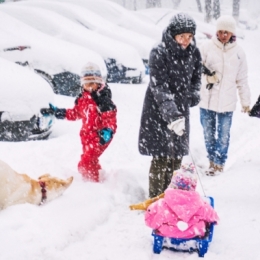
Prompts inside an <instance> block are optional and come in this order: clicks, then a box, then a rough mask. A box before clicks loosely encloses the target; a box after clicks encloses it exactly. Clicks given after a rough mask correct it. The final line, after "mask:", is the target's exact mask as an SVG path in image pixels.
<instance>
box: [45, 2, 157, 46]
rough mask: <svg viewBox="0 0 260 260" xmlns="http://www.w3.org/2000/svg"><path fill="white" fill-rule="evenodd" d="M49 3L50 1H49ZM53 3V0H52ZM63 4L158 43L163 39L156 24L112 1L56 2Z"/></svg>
mask: <svg viewBox="0 0 260 260" xmlns="http://www.w3.org/2000/svg"><path fill="white" fill-rule="evenodd" d="M47 1H49V0H47ZM50 1H52V0H50ZM56 1H60V2H62V3H64V2H70V3H73V4H76V5H79V6H81V7H85V8H87V9H89V10H91V11H93V12H95V13H97V14H98V15H100V16H102V17H103V18H105V19H107V20H109V21H110V22H112V23H114V24H116V25H119V26H121V27H124V28H126V29H130V30H133V31H135V32H138V33H140V34H143V35H146V36H148V37H150V38H152V39H154V40H156V41H158V40H160V39H161V31H160V29H159V28H157V27H156V26H154V24H152V23H149V22H147V21H144V20H143V19H140V18H139V17H138V15H135V12H134V11H130V10H127V9H125V8H124V7H122V6H120V5H119V4H116V3H114V2H111V1H107V0H105V1H103V0H93V1H92V0H56Z"/></svg>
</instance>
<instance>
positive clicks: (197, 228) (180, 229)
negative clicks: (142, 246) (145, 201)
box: [145, 189, 219, 238]
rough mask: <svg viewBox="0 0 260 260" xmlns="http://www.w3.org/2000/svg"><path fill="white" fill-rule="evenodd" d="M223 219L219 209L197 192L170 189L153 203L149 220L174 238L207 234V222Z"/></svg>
mask: <svg viewBox="0 0 260 260" xmlns="http://www.w3.org/2000/svg"><path fill="white" fill-rule="evenodd" d="M218 220H219V218H218V215H217V213H216V212H215V210H214V209H213V208H212V207H211V206H210V205H209V204H208V203H207V202H205V201H204V200H203V199H202V198H201V196H200V195H199V193H197V192H196V191H185V190H176V189H167V190H166V191H165V196H164V198H163V199H160V200H158V201H156V202H154V203H152V204H151V205H150V206H149V207H148V209H147V211H146V213H145V223H146V225H147V226H149V227H151V228H152V229H155V230H156V231H157V233H158V234H161V235H163V236H167V237H174V238H192V237H195V236H204V234H205V228H206V223H211V222H217V221H218Z"/></svg>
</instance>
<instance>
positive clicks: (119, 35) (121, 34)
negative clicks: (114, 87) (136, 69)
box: [17, 1, 156, 59]
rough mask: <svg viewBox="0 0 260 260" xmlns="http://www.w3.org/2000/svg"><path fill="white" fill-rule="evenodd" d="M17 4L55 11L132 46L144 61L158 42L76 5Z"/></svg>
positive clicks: (32, 2)
mask: <svg viewBox="0 0 260 260" xmlns="http://www.w3.org/2000/svg"><path fill="white" fill-rule="evenodd" d="M17 4H19V5H23V6H24V5H26V6H28V5H29V6H36V7H41V8H45V9H49V10H52V11H55V12H57V13H59V14H61V15H63V16H65V17H67V18H69V19H71V20H73V21H75V22H77V23H79V24H81V25H83V26H85V27H87V28H89V29H90V30H93V31H95V32H97V33H100V34H102V35H106V36H108V37H111V38H113V39H115V40H119V41H122V42H124V43H127V44H130V45H132V46H133V47H135V48H136V49H137V51H138V52H139V54H140V56H141V58H143V59H148V58H149V53H150V50H151V49H152V47H153V45H154V44H155V42H156V40H154V39H152V38H150V37H148V36H145V35H143V34H140V33H137V32H135V31H132V30H130V29H126V28H123V27H120V26H118V25H116V24H113V23H112V22H110V21H109V20H107V19H104V18H103V17H102V16H100V15H99V14H97V13H95V12H93V11H91V10H89V9H87V8H84V7H81V6H78V5H76V4H74V3H68V2H66V3H60V2H56V1H55V2H53V1H20V2H17Z"/></svg>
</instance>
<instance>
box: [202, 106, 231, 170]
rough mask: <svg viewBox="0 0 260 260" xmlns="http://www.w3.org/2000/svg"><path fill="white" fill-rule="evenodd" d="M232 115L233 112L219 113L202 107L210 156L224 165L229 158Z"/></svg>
mask: <svg viewBox="0 0 260 260" xmlns="http://www.w3.org/2000/svg"><path fill="white" fill-rule="evenodd" d="M232 117H233V112H224V113H217V112H214V111H212V110H208V109H203V108H200V122H201V124H202V127H203V132H204V139H205V144H206V150H207V153H208V158H209V160H210V161H212V162H214V163H215V164H218V165H224V164H225V162H226V160H227V153H228V147H229V139H230V128H231V124H232Z"/></svg>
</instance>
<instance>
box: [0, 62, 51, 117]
mask: <svg viewBox="0 0 260 260" xmlns="http://www.w3.org/2000/svg"><path fill="white" fill-rule="evenodd" d="M0 71H1V77H0V97H1V102H0V111H8V112H11V113H12V114H19V115H23V119H24V120H28V119H30V118H31V117H32V116H33V115H37V114H38V113H39V112H40V108H42V107H48V106H49V103H50V102H53V99H54V94H53V91H52V89H51V87H50V85H49V84H48V83H47V81H45V80H44V79H43V78H41V77H40V76H38V75H37V74H36V73H34V72H33V71H32V70H30V69H28V68H25V67H22V66H20V65H17V64H15V63H13V62H11V61H8V60H5V59H3V58H0ZM26 117H27V118H26Z"/></svg>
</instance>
